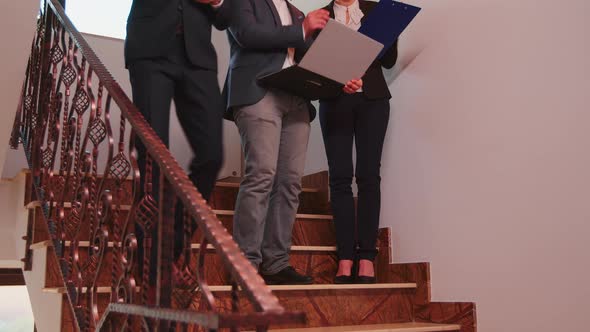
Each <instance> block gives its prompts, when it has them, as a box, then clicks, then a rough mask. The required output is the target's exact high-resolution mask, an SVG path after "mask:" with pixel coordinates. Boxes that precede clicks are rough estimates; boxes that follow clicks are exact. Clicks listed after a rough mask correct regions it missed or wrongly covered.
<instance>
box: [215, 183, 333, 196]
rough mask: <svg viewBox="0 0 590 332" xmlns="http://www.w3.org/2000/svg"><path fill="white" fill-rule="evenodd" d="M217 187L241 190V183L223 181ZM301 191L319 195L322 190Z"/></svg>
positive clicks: (305, 189)
mask: <svg viewBox="0 0 590 332" xmlns="http://www.w3.org/2000/svg"><path fill="white" fill-rule="evenodd" d="M215 186H217V187H222V188H239V187H240V183H239V182H231V181H227V180H222V181H217V182H216V183H215ZM301 191H302V192H304V193H319V192H321V191H322V190H321V189H320V188H314V187H302V188H301Z"/></svg>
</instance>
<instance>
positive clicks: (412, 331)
mask: <svg viewBox="0 0 590 332" xmlns="http://www.w3.org/2000/svg"><path fill="white" fill-rule="evenodd" d="M460 329H461V325H457V324H433V323H415V322H410V323H393V324H375V325H355V326H325V327H312V328H295V329H276V330H271V331H277V332H354V331H372V332H389V331H391V332H435V331H436V332H438V331H459V330H460Z"/></svg>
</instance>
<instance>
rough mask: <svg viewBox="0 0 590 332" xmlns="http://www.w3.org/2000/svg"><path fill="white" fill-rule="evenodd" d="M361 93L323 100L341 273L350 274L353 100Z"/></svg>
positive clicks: (353, 250) (351, 252)
mask: <svg viewBox="0 0 590 332" xmlns="http://www.w3.org/2000/svg"><path fill="white" fill-rule="evenodd" d="M357 98H358V97H355V96H343V97H340V98H338V99H337V100H334V101H330V102H322V103H320V124H321V127H322V135H323V138H324V146H325V148H326V156H327V158H328V166H329V174H330V199H331V205H332V213H333V215H334V224H335V227H336V244H337V246H338V258H339V259H340V260H341V262H342V265H343V266H341V267H340V269H339V273H340V275H350V269H351V267H352V260H354V258H355V251H356V250H355V249H356V246H355V210H354V200H353V197H352V176H353V173H354V170H353V163H352V142H353V135H354V119H353V111H352V109H353V107H352V106H353V104H354V103H355V101H356V100H357Z"/></svg>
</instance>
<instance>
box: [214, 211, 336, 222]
mask: <svg viewBox="0 0 590 332" xmlns="http://www.w3.org/2000/svg"><path fill="white" fill-rule="evenodd" d="M213 212H215V214H217V215H220V216H233V215H234V214H235V211H233V210H213ZM297 219H325V220H332V219H334V217H333V216H332V215H331V214H306V213H298V214H297Z"/></svg>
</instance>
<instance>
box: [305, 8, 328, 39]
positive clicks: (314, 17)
mask: <svg viewBox="0 0 590 332" xmlns="http://www.w3.org/2000/svg"><path fill="white" fill-rule="evenodd" d="M329 20H330V12H328V11H327V10H325V9H318V10H314V11H312V12H310V13H309V14H307V16H306V17H305V20H304V21H303V31H304V33H305V38H306V39H307V38H310V37H312V36H313V33H314V32H315V31H317V30H321V29H323V28H324V27H325V26H326V24H327V23H328V21H329Z"/></svg>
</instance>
